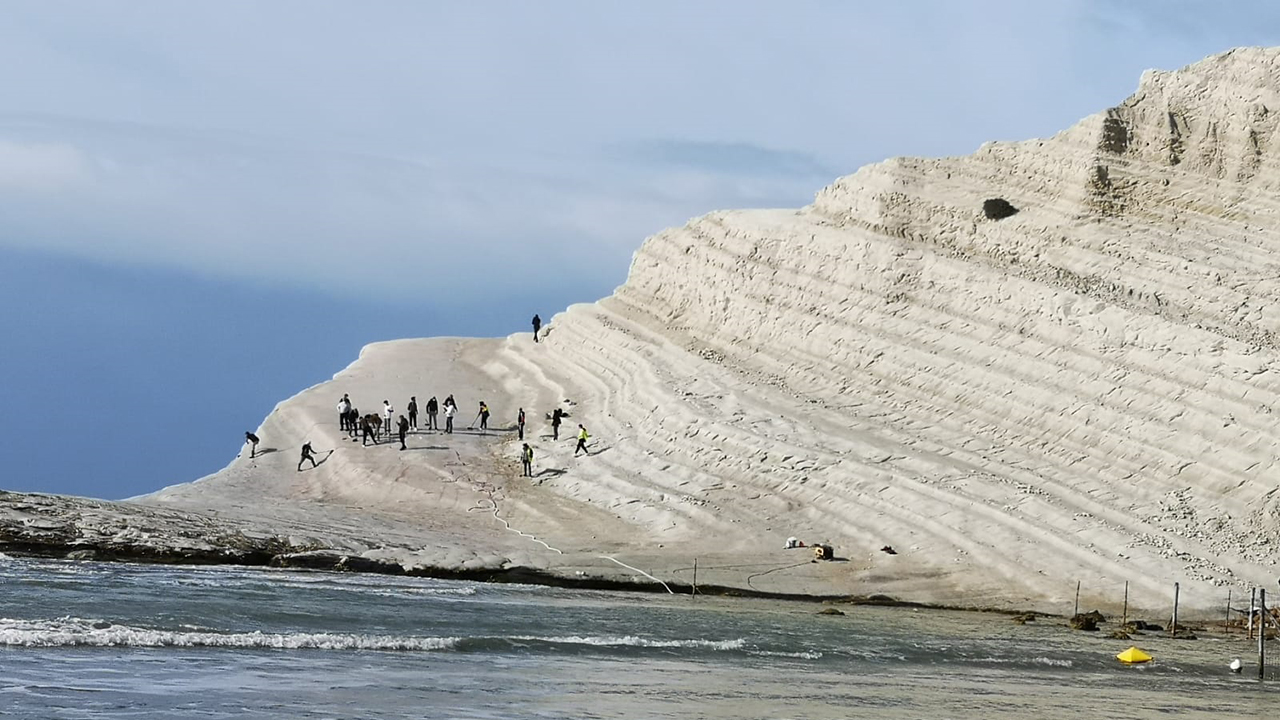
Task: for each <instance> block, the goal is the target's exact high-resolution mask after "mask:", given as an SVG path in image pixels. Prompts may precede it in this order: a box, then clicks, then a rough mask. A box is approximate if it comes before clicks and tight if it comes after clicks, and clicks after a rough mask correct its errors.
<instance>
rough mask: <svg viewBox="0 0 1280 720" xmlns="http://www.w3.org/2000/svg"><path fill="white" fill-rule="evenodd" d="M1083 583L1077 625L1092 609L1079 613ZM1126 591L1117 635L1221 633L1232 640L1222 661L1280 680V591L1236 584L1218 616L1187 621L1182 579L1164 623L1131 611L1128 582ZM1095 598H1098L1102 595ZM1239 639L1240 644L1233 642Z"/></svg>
mask: <svg viewBox="0 0 1280 720" xmlns="http://www.w3.org/2000/svg"><path fill="white" fill-rule="evenodd" d="M1081 587H1082V583H1080V582H1077V583H1076V588H1075V597H1076V600H1075V610H1074V613H1073V617H1072V620H1073V623H1072V627H1077V626H1078V625H1077V623H1076V621H1077V620H1087V617H1088V615H1089V614H1092V613H1086V615H1081V614H1080V592H1081ZM1123 593H1124V594H1123V598H1124V599H1123V605H1122V608H1123V609H1122V611H1121V614H1120V617H1119V618H1118V619H1119V621H1120V622H1119V623H1118V624H1117V626H1116V628H1117V629H1116V630H1115V632H1114V635H1115V636H1116V637H1126V638H1127V637H1129V636H1130V635H1146V634H1152V635H1162V636H1164V637H1167V638H1172V639H1188V640H1191V639H1195V638H1196V637H1198V634H1209V633H1221V634H1222V635H1223V636H1225V637H1227V638H1228V639H1231V640H1233V642H1232V643H1231V645H1230V650H1229V651H1228V654H1229V655H1230V657H1226V658H1224V660H1223V663H1224V664H1226V665H1228V667H1230V669H1231V670H1233V671H1235V672H1238V673H1241V674H1243V675H1248V676H1255V677H1257V678H1258V679H1260V680H1280V643H1277V642H1276V640H1277V638H1280V592H1273V593H1270V594H1269V593H1267V591H1266V588H1256V587H1255V588H1251V589H1250V590H1249V591H1247V592H1241V591H1240V590H1238V589H1235V588H1231V589H1228V590H1226V593H1225V595H1224V597H1223V604H1222V606H1221V607H1222V608H1223V610H1222V614H1221V615H1220V616H1219V618H1218V619H1216V620H1215V619H1207V618H1205V617H1204V616H1203V615H1201V616H1199V617H1197V618H1196V619H1195V620H1191V621H1188V620H1187V619H1185V618H1180V617H1179V614H1178V610H1179V608H1178V603H1179V596H1180V587H1179V583H1174V584H1173V594H1172V598H1173V604H1172V607H1171V608H1170V613H1169V615H1168V616H1167V618H1166V621H1165V622H1163V623H1161V622H1151V621H1144V620H1141V619H1138V618H1137V615H1139V614H1141V615H1145V616H1147V617H1149V616H1150V614H1149V613H1134V612H1132V611H1131V607H1130V596H1129V583H1127V582H1126V583H1125V584H1124V591H1123ZM1118 594H1119V593H1117V595H1118ZM1093 597H1094V598H1095V599H1096V597H1097V596H1096V595H1093ZM1112 597H1114V596H1112ZM1117 599H1118V598H1117ZM1108 604H1109V603H1108ZM1136 604H1137V605H1141V606H1146V607H1151V603H1148V602H1142V601H1141V600H1140V599H1138V601H1137V603H1136ZM1237 639H1238V641H1239V642H1238V644H1237V643H1236V642H1234V640H1237Z"/></svg>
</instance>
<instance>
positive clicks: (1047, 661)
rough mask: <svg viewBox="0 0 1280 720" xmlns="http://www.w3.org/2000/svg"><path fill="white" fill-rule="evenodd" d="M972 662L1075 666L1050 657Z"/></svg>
mask: <svg viewBox="0 0 1280 720" xmlns="http://www.w3.org/2000/svg"><path fill="white" fill-rule="evenodd" d="M974 662H980V663H991V664H997V665H1049V666H1051V667H1071V666H1073V665H1075V663H1074V662H1072V661H1071V660H1067V659H1065V658H1051V657H1030V658H998V657H984V658H975V659H974Z"/></svg>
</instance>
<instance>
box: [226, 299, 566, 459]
mask: <svg viewBox="0 0 1280 720" xmlns="http://www.w3.org/2000/svg"><path fill="white" fill-rule="evenodd" d="M532 324H533V341H534V342H535V343H536V342H538V339H539V338H538V334H539V331H540V330H541V329H542V318H540V317H538V316H537V315H534V316H533V323H532ZM422 409H423V411H424V414H425V416H426V418H425V419H426V425H425V426H424V427H423V428H421V429H422V430H425V431H435V432H443V433H445V434H452V433H453V421H454V418H455V417H457V415H458V403H457V401H455V400H454V399H453V395H449V396H448V397H446V398H445V399H444V402H443V403H441V402H439V401H438V400H436V398H435V396H432V397H431V399H430V400H428V401H427V402H426V404H425V406H424V407H423V408H422ZM337 410H338V429H339V430H341V431H343V432H346V433H348V434H349V435H350V437H351V439H353V440H354V439H355V438H356V437H360V438H361V443H360V444H361V445H368V444H369V441H370V440H372V441H373V444H374V445H377V444H378V438H379V436H380V435H381V434H382V433H383V432H386V433H387V434H390V433H391V432H392V430H393V429H394V430H395V432H396V434H397V435H398V437H399V439H400V449H401V450H407V449H408V446H407V445H406V444H405V439H406V437H407V436H408V434H409V433H410V432H418V431H419V427H418V398H417V396H411V397H410V398H409V404H408V406H407V407H406V408H405V414H403V415H398V416H397V414H396V411H395V408H394V407H392V405H391V402H390V401H388V400H383V401H382V411H381V413H369V414H365V415H362V414H361V413H360V411H359V410H358V409H356V407H355V405H354V404H353V403H352V402H351V396H350V395H349V394H347V393H343V395H342V399H341V400H339V401H338V406H337ZM440 415H444V428H443V429H441V427H440V421H439V417H440ZM489 415H490V411H489V406H488V405H487V404H486V403H485V402H484V401H483V400H481V401H480V407H479V411H478V412H477V413H476V423H478V426H479V430H480V432H482V433H487V432H488V431H489ZM565 417H567V414H566V413H565V412H564V411H562V410H561V409H560V408H558V407H557V408H555V410H554V411H553V412H552V413H551V418H550V419H551V439H552V440H559V439H560V425H561V424H562V423H563V421H564V418H565ZM525 422H526V418H525V412H524V408H520V410H519V412H518V413H517V415H516V430H517V433H518V436H519V440H521V441H522V447H521V450H520V462H521V465H522V467H523V470H524V476H525V477H533V457H534V452H533V448H532V447H531V446H530V445H529V443H527V442H523V441H524V439H525V438H524V431H525ZM467 429H468V430H469V429H471V426H468V428H467ZM244 437H245V444H247V445H249V457H250V458H254V457H256V456H257V450H258V442H259V440H258V436H257V435H255V434H253V433H252V432H248V431H246V432H245V434H244ZM590 437H591V436H590V435H589V434H588V433H587V428H586V427H585V426H583V425H582V424H581V423H579V425H578V444H577V446H576V447H575V448H574V450H573V455H574V457H577V456H578V453H580V452H581V453H586V454H588V455H590V454H591V452H590V451H589V450H587V440H588V439H589V438H590ZM327 452H328V453H330V454H331V453H332V452H333V451H332V450H329V451H327ZM326 457H327V456H326ZM308 461H310V462H311V466H312V467H316V465H317V463H316V458H315V451H314V450H313V449H312V448H311V442H310V441H307V442H306V443H304V444H303V446H302V457H301V458H300V459H299V460H298V470H299V471H301V470H302V465H303V464H304V463H306V462H308Z"/></svg>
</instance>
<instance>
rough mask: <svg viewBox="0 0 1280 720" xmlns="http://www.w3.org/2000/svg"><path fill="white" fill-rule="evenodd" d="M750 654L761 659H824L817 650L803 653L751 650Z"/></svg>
mask: <svg viewBox="0 0 1280 720" xmlns="http://www.w3.org/2000/svg"><path fill="white" fill-rule="evenodd" d="M748 652H749V653H751V654H752V655H759V656H761V657H784V658H798V659H800V660H819V659H821V658H822V653H820V652H818V651H817V650H803V651H801V652H775V651H772V650H749V651H748Z"/></svg>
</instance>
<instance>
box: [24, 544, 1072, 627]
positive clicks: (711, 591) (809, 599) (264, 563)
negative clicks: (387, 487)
mask: <svg viewBox="0 0 1280 720" xmlns="http://www.w3.org/2000/svg"><path fill="white" fill-rule="evenodd" d="M147 550H151V549H150V548H149V549H147ZM229 552H230V551H222V552H205V553H179V552H176V551H170V552H163V551H156V552H148V551H146V550H140V549H134V550H132V551H125V552H121V551H120V550H119V549H114V550H105V551H104V550H103V549H102V548H98V547H89V546H57V545H37V544H28V545H22V544H17V543H4V544H0V554H4V555H7V556H8V557H10V558H13V559H23V560H30V559H42V560H65V561H70V562H77V561H80V562H101V563H120V564H126V565H162V566H189V567H217V566H226V567H252V568H269V569H276V570H305V571H311V572H330V573H348V574H367V575H391V576H399V577H415V578H431V579H436V580H462V581H471V582H481V583H491V584H497V585H500V584H506V583H514V584H525V585H541V586H544V587H555V588H563V589H569V590H609V591H616V592H632V593H647V594H658V595H661V594H664V593H666V594H670V595H689V596H698V595H706V596H710V597H718V598H743V599H755V600H781V601H787V602H797V603H809V604H819V605H828V606H830V605H854V606H868V607H900V608H913V609H917V610H946V611H953V612H976V613H986V614H995V615H1004V616H1009V617H1015V616H1019V615H1034V616H1036V617H1045V618H1063V617H1064V616H1062V615H1059V614H1056V613H1048V612H1042V611H1039V610H1011V609H1007V608H988V607H972V606H959V605H945V604H936V603H921V602H913V601H909V600H899V599H897V598H894V597H890V596H888V595H883V594H878V593H875V594H871V595H825V594H823V595H814V594H804V593H781V592H771V591H767V590H752V589H744V588H738V587H731V586H724V585H698V586H697V589H696V592H695V591H694V587H693V586H692V585H690V584H684V583H679V582H666V583H663V582H647V581H629V580H614V579H609V578H603V577H582V578H575V577H567V576H564V575H560V574H557V573H553V572H546V571H543V570H538V569H536V568H531V567H510V568H486V569H475V570H462V569H450V568H439V567H415V568H412V569H405V568H404V567H402V566H400V565H398V564H395V563H389V562H381V561H378V560H372V559H369V558H364V557H360V556H355V555H346V554H342V553H339V552H336V551H330V550H315V551H306V552H301V553H284V554H276V555H272V554H270V553H267V552H250V553H246V554H236V555H231V554H229Z"/></svg>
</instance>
